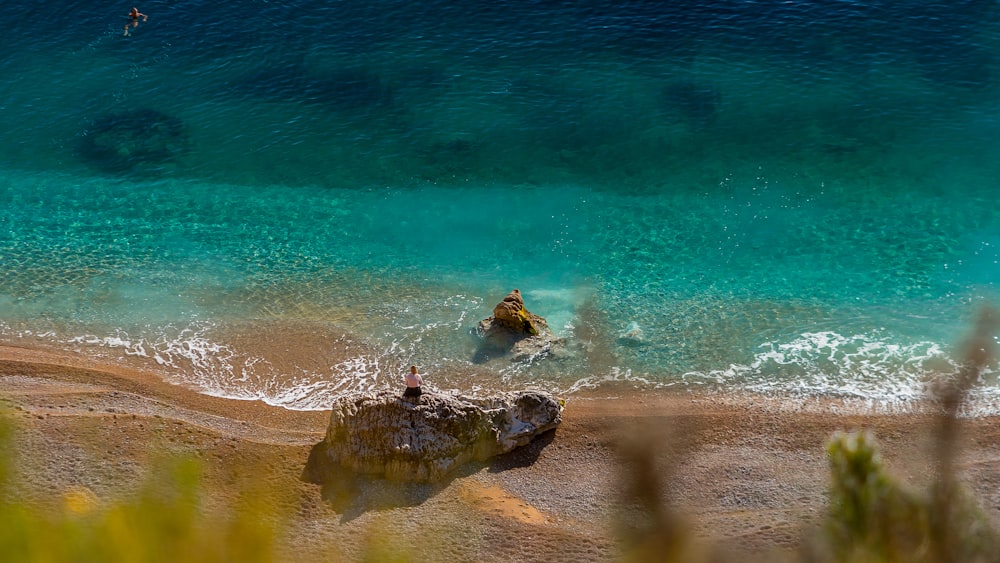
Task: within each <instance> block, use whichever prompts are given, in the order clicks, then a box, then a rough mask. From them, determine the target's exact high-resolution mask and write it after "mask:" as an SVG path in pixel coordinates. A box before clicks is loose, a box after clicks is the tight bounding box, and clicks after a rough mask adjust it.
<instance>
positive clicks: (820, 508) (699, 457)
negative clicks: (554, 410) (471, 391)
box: [0, 347, 1000, 561]
mask: <svg viewBox="0 0 1000 563" xmlns="http://www.w3.org/2000/svg"><path fill="white" fill-rule="evenodd" d="M0 408H2V410H3V411H4V412H6V413H8V414H9V417H8V418H10V419H12V420H13V421H14V422H15V428H16V433H15V438H14V440H15V444H14V445H15V449H14V451H15V452H17V456H16V458H15V464H14V468H15V470H16V473H17V475H18V477H17V481H16V483H15V485H14V486H15V489H14V491H15V494H16V495H17V496H18V497H19V498H21V499H24V500H30V501H33V502H38V503H40V504H42V505H43V506H45V507H47V508H49V509H51V510H59V509H60V506H61V504H60V503H61V502H62V500H61V499H63V498H64V497H65V496H66V495H67V494H70V495H72V494H84V495H86V496H87V497H88V498H92V499H94V502H95V503H96V505H97V506H100V505H101V504H103V503H108V502H112V501H114V500H116V499H122V498H127V497H128V496H129V495H130V494H133V493H134V492H135V491H136V490H137V488H138V487H139V486H140V484H141V483H142V480H143V478H144V477H146V476H147V474H148V472H149V470H150V468H151V467H152V466H153V465H155V464H156V463H157V460H161V459H162V458H163V456H164V455H174V454H177V455H189V456H194V457H196V458H197V459H198V460H200V461H201V464H202V467H203V471H204V477H203V498H204V503H205V509H206V510H212V509H213V508H218V507H224V506H227V505H231V504H232V503H234V502H235V500H236V498H237V497H239V496H240V495H248V494H249V495H254V496H255V498H257V499H259V500H261V501H262V502H264V503H265V504H266V506H267V510H265V511H264V513H265V514H267V515H269V516H266V517H269V518H273V519H274V522H275V524H276V525H277V526H279V528H278V530H279V531H278V537H277V541H276V556H277V558H278V559H279V560H301V559H303V558H308V557H317V558H321V560H331V559H332V560H338V559H339V560H358V559H360V557H361V554H362V553H363V551H364V550H366V549H369V550H370V549H389V550H391V551H392V552H396V553H406V554H408V555H410V556H412V558H413V559H423V560H429V561H445V560H447V561H456V560H458V561H512V560H513V561H532V560H547V561H605V560H611V559H614V558H616V557H617V556H618V555H619V553H620V548H621V545H622V539H621V538H622V537H623V536H622V534H621V533H619V532H620V526H619V525H618V524H617V523H618V522H621V521H623V520H624V521H628V520H629V519H630V518H632V515H633V511H630V510H628V509H623V508H622V506H626V505H623V503H622V502H621V499H622V498H623V494H622V492H621V491H623V490H625V486H624V484H626V483H629V482H630V481H628V480H627V479H626V478H625V476H626V475H629V474H630V473H629V470H628V468H629V466H626V465H623V463H622V452H623V451H631V450H628V449H627V448H626V447H625V446H627V445H631V446H635V445H636V444H638V445H639V446H641V447H640V449H641V450H643V451H649V452H653V455H652V458H653V459H654V461H655V467H656V470H655V471H654V472H653V475H654V477H655V478H656V480H657V481H658V484H659V485H660V486H661V487H662V489H661V490H660V502H661V504H662V505H663V506H670V507H671V508H672V509H673V510H675V511H676V512H677V513H679V514H681V518H682V522H683V526H684V527H685V529H686V530H687V531H688V534H687V537H689V538H691V539H692V540H693V541H695V542H698V543H700V544H703V545H712V546H714V547H713V549H719V550H721V551H722V552H723V553H739V554H740V555H739V557H740V558H741V559H743V560H746V559H748V558H750V559H753V558H755V557H757V558H760V559H761V560H774V559H775V558H778V557H779V556H780V555H787V556H793V555H794V554H795V550H796V549H798V548H799V547H800V546H801V545H802V542H803V540H804V538H806V537H808V536H809V534H811V533H812V531H813V529H814V527H815V526H816V525H817V524H818V523H819V522H820V520H821V518H822V517H823V514H824V511H825V509H826V497H825V494H826V486H827V482H828V468H827V461H826V456H825V452H824V446H825V443H826V441H827V439H828V438H829V436H830V435H831V433H833V432H834V431H837V430H853V429H860V428H868V429H871V430H872V431H873V432H874V433H875V435H876V437H877V438H878V440H879V442H880V443H881V444H882V448H883V449H882V451H883V455H884V458H885V460H886V463H887V465H888V467H889V469H890V471H891V472H892V473H894V474H895V475H896V476H898V477H899V478H900V479H901V480H903V481H905V482H907V483H909V484H912V485H914V486H922V485H924V484H926V483H927V480H928V479H929V477H930V472H931V459H930V456H929V454H928V451H929V445H930V440H931V436H932V429H933V424H934V418H933V416H931V415H929V414H919V413H917V414H891V415H887V414H872V413H867V414H865V413H859V412H857V411H856V410H851V409H847V408H845V407H844V405H841V404H838V403H837V402H835V401H832V400H816V399H813V400H810V401H800V400H796V399H794V398H784V399H782V398H767V399H765V398H761V397H752V396H744V397H736V396H721V395H712V394H707V393H701V394H696V393H688V392H666V391H657V392H639V391H637V390H634V389H631V388H620V389H614V388H604V389H601V390H599V391H593V392H588V393H587V394H585V395H581V394H577V395H573V396H570V397H568V398H567V404H566V409H565V412H564V422H563V424H562V425H561V426H560V427H559V428H558V429H557V430H556V431H555V432H552V433H549V434H547V435H545V436H543V437H542V438H541V439H539V440H536V442H535V443H533V444H531V445H529V446H527V447H525V448H522V449H520V450H518V451H515V452H513V453H511V454H508V455H506V456H502V457H501V458H498V459H495V460H493V461H492V462H490V463H489V464H484V465H481V466H471V467H468V468H467V469H466V470H465V471H463V472H461V473H460V474H459V475H456V476H455V477H454V478H453V479H451V480H450V481H448V482H446V483H441V484H439V485H403V484H392V483H384V482H377V481H374V482H367V483H363V484H361V485H360V486H359V487H358V488H357V489H355V490H354V494H353V495H352V496H348V497H344V496H338V495H335V494H333V493H332V492H331V491H329V490H324V489H323V488H321V487H319V486H317V485H312V484H309V483H304V482H302V481H301V480H300V479H299V476H300V474H301V472H302V469H303V467H304V465H305V461H306V459H307V456H308V454H309V449H310V448H311V447H312V446H313V445H314V444H315V443H317V442H319V441H320V440H321V439H322V436H323V433H324V431H325V428H326V424H327V422H328V413H327V412H323V411H308V412H303V411H289V410H285V409H281V408H276V407H270V406H268V405H265V404H263V403H260V402H255V401H237V400H230V399H221V398H216V397H209V396H206V395H202V394H199V393H196V392H194V391H191V390H188V389H185V388H183V387H180V386H176V385H171V384H168V383H165V382H163V381H161V380H159V379H158V378H157V377H156V376H155V375H152V374H149V373H144V372H142V371H134V370H130V369H126V368H122V367H115V366H107V365H100V364H96V363H94V362H93V361H90V360H85V359H82V358H79V357H75V356H71V355H62V354H57V353H51V352H44V351H37V350H29V349H22V348H12V347H0ZM962 425H963V429H964V432H963V444H962V446H963V447H962V450H961V451H962V454H961V459H960V464H959V467H960V469H961V471H962V474H963V477H964V479H965V480H966V481H967V482H968V484H969V485H970V487H971V488H972V489H973V490H974V491H975V492H976V494H977V496H978V499H979V501H980V502H981V504H982V506H983V507H984V508H985V509H986V511H987V512H988V513H989V515H990V516H991V517H993V518H994V519H995V520H996V519H997V518H1000V487H998V484H1000V425H998V424H997V420H996V419H995V418H977V419H968V420H963V421H962ZM998 521H1000V520H998Z"/></svg>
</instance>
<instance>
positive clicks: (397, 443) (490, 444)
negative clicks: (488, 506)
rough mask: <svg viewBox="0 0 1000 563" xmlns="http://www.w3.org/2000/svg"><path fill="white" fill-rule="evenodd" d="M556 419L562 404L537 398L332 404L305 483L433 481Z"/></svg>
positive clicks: (525, 394)
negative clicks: (363, 479)
mask: <svg viewBox="0 0 1000 563" xmlns="http://www.w3.org/2000/svg"><path fill="white" fill-rule="evenodd" d="M561 421H562V404H561V402H560V401H559V400H558V399H556V398H554V397H552V396H550V395H548V394H546V393H543V392H537V391H522V392H519V393H503V394H499V395H495V396H492V397H487V398H484V399H477V398H471V397H465V396H458V395H448V394H438V393H425V394H424V395H422V396H420V397H419V398H412V399H404V398H402V397H400V396H399V394H396V393H390V392H381V393H367V394H360V395H353V396H348V397H343V398H340V399H338V400H337V401H336V402H334V404H333V406H332V413H331V415H330V425H329V427H328V428H327V433H326V438H325V439H324V440H323V441H322V442H320V443H319V444H317V445H316V446H314V447H313V450H312V452H311V453H310V456H309V461H308V463H307V464H306V468H305V471H304V472H303V479H304V480H306V481H309V482H312V483H316V484H327V483H328V482H329V481H331V480H336V479H342V478H343V474H344V472H345V471H346V472H347V474H349V475H353V476H364V475H370V476H378V477H384V478H387V479H390V480H396V481H411V482H433V481H440V480H442V479H444V478H446V477H447V476H448V475H449V474H451V473H452V472H454V471H455V470H457V469H458V468H460V467H461V466H463V465H465V464H467V463H469V462H473V461H485V460H487V459H489V458H491V457H493V456H496V455H499V454H503V453H507V452H510V451H511V450H513V449H515V448H517V447H519V446H524V445H526V444H528V443H529V442H531V440H532V439H534V438H535V437H536V436H538V435H540V434H542V433H544V432H547V431H549V430H552V429H554V428H556V427H557V426H558V425H559V423H560V422H561Z"/></svg>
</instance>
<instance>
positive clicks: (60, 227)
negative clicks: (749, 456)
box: [0, 0, 1000, 409]
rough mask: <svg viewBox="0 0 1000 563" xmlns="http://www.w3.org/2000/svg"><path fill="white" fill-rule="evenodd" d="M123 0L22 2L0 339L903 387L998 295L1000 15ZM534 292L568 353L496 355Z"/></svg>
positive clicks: (299, 390) (866, 390) (0, 275)
mask: <svg viewBox="0 0 1000 563" xmlns="http://www.w3.org/2000/svg"><path fill="white" fill-rule="evenodd" d="M129 7H130V6H126V5H122V6H120V7H117V9H116V10H112V11H100V12H98V11H95V10H96V8H95V7H94V6H92V5H91V4H90V3H84V2H54V3H47V4H44V5H37V6H30V5H29V6H26V7H11V6H7V7H5V8H4V10H3V12H0V26H2V28H0V29H2V33H0V71H2V75H3V76H4V78H5V79H4V80H3V81H2V82H0V130H2V131H4V135H3V136H2V137H0V166H2V171H3V172H2V175H0V202H2V206H0V226H2V228H0V341H2V343H7V344H14V345H20V346H37V347H44V348H55V349H59V350H66V351H70V352H73V353H81V354H85V355H90V356H95V357H99V358H101V359H103V360H106V361H113V362H122V363H125V364H129V365H139V366H140V367H143V368H145V369H152V370H155V371H156V372H157V373H159V374H161V375H162V377H164V378H165V379H167V380H169V381H174V382H177V383H179V384H185V385H191V386H194V387H195V388H198V389H200V390H203V391H204V392H206V393H212V394H217V395H224V396H231V397H239V398H247V399H261V400H265V401H267V402H270V403H273V404H280V405H283V406H286V407H289V408H304V409H312V408H324V407H325V405H327V404H328V402H329V400H330V399H331V398H332V397H333V396H335V395H336V394H338V393H344V392H348V391H353V390H358V389H370V388H387V387H397V386H399V385H400V381H401V379H400V378H401V375H400V374H401V373H402V370H403V369H404V368H405V367H406V366H408V365H410V364H411V363H416V364H418V365H420V366H421V367H422V368H423V370H424V371H425V372H426V373H427V375H428V380H429V381H430V382H431V383H432V384H433V385H436V386H438V387H440V388H458V389H462V390H466V391H481V390H494V389H507V388H515V387H522V386H526V385H531V386H537V387H543V388H547V389H550V390H554V391H557V392H559V393H563V394H567V395H571V394H572V393H574V392H576V391H577V390H579V389H584V388H591V387H594V386H598V387H599V386H601V385H604V382H606V381H619V382H620V381H623V380H624V381H627V382H631V383H632V384H634V385H637V386H642V387H662V386H671V387H683V386H710V387H712V388H714V389H722V390H730V389H731V390H740V391H742V390H750V391H759V392H764V393H772V392H773V393H783V394H792V395H795V396H803V395H804V396H815V395H820V396H826V395H836V396H845V397H857V398H861V399H864V400H868V401H874V402H887V401H907V400H911V399H914V398H916V397H918V396H919V395H920V394H921V392H922V388H923V384H924V381H926V380H927V379H928V378H929V377H932V376H934V375H936V374H938V373H941V372H948V371H949V370H952V369H953V365H954V363H955V358H954V352H953V350H954V348H955V346H956V344H958V343H959V341H960V339H961V338H962V336H963V335H964V333H965V332H966V330H967V329H968V327H969V326H970V319H971V318H972V317H973V316H974V315H975V314H976V311H977V310H978V309H979V308H980V307H981V306H983V305H984V304H988V303H993V302H996V301H997V289H998V288H997V283H998V280H1000V213H998V211H997V210H998V206H997V204H996V199H997V194H998V193H1000V190H998V187H997V179H998V178H1000V158H998V156H1000V154H998V152H1000V149H998V146H1000V144H998V143H997V140H998V139H1000V58H998V57H1000V7H998V6H997V5H996V3H995V2H986V1H965V2H911V1H904V2H898V1H896V2H888V1H881V2H854V1H847V0H844V1H838V2H778V1H770V0H764V1H756V2H750V1H736V0H730V1H714V2H712V1H701V2H695V1H682V2H669V3H661V2H643V1H638V2H601V1H583V2H547V1H541V0H536V1H527V0H517V1H513V2H500V3H497V2H478V1H472V2H463V3H457V4H456V3H451V2H439V1H425V2H398V1H395V0H392V1H383V2H368V3H361V2H330V3H321V4H319V5H317V3H306V2H275V1H265V0H256V1H251V0H239V1H234V2H229V3H208V2H198V1H192V2H184V3H173V2H165V1H157V2H148V3H145V4H143V5H141V6H139V8H140V10H141V11H142V12H144V13H146V14H148V15H149V21H148V22H144V23H141V24H140V25H139V26H138V27H137V28H134V29H131V32H130V36H127V37H126V36H123V33H122V26H123V25H124V23H125V22H126V18H125V14H126V13H127V10H128V8H129ZM102 9H103V8H102ZM515 287H517V288H520V289H521V290H522V292H523V293H524V295H525V298H526V302H527V306H528V309H529V310H531V311H532V312H534V313H537V314H539V315H542V316H543V317H545V318H547V319H548V322H549V324H550V326H551V327H552V328H553V329H554V331H555V332H556V333H557V334H559V335H560V336H564V337H566V338H567V341H568V347H567V350H566V351H565V352H564V353H561V354H559V355H558V357H550V358H544V359H535V360H533V361H528V362H512V361H510V359H507V358H499V359H495V360H492V361H489V362H486V363H476V362H475V361H473V360H474V358H475V352H476V347H477V342H476V339H475V338H474V337H473V336H472V335H471V334H470V330H471V329H472V328H473V327H474V326H475V325H476V323H477V322H478V321H479V320H480V319H482V318H485V317H487V316H489V315H490V313H491V311H492V307H493V305H494V304H496V302H498V301H499V300H500V299H501V298H502V297H503V296H504V295H505V294H506V293H507V292H508V291H509V290H511V289H513V288H515ZM980 395H981V398H982V400H983V401H984V402H985V403H990V402H991V401H997V400H998V399H997V398H998V397H1000V387H998V385H997V381H996V377H995V376H994V375H992V374H988V376H987V378H986V380H985V382H984V388H983V389H982V391H981V392H980Z"/></svg>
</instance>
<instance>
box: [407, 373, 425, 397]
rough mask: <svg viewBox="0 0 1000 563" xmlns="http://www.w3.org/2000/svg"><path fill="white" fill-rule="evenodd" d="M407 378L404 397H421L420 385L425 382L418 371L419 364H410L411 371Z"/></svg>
mask: <svg viewBox="0 0 1000 563" xmlns="http://www.w3.org/2000/svg"><path fill="white" fill-rule="evenodd" d="M404 379H406V391H403V396H404V397H419V396H420V395H421V393H422V391H420V386H421V385H423V383H424V378H423V377H421V376H420V374H419V373H417V366H410V372H409V373H407V374H406V375H405V376H404Z"/></svg>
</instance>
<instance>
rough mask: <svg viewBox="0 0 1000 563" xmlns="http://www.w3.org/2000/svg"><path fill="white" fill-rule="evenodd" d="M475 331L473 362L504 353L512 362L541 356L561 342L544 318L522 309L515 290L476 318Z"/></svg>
mask: <svg viewBox="0 0 1000 563" xmlns="http://www.w3.org/2000/svg"><path fill="white" fill-rule="evenodd" d="M475 334H476V335H477V336H479V338H480V339H481V340H480V346H479V349H478V350H477V351H476V355H475V357H474V358H473V360H474V361H476V362H477V363H482V362H485V361H487V360H490V359H492V358H494V357H498V356H508V357H509V358H510V359H511V360H512V361H526V360H531V359H535V358H541V357H544V356H546V355H549V354H551V353H552V352H553V351H554V350H555V349H556V348H560V347H563V346H564V345H565V340H564V339H563V338H560V337H557V336H556V335H555V334H553V333H552V330H550V329H549V325H548V323H547V322H546V321H545V319H544V318H542V317H540V316H538V315H536V314H534V313H532V312H530V311H528V309H526V308H525V306H524V298H523V297H522V296H521V291H520V290H518V289H515V290H513V291H511V292H510V293H508V294H507V295H506V296H505V297H504V298H503V300H502V301H500V303H497V305H496V307H494V308H493V316H492V317H489V318H486V319H483V320H482V321H480V322H479V324H478V325H477V326H476V329H475Z"/></svg>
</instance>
